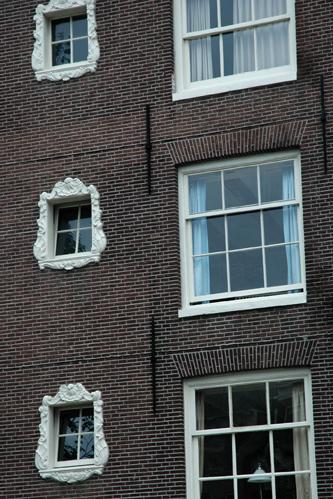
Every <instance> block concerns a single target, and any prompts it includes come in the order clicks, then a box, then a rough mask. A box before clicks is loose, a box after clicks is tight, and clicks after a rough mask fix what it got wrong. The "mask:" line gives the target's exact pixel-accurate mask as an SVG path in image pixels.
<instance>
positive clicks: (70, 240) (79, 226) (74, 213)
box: [55, 204, 92, 256]
mask: <svg viewBox="0 0 333 499" xmlns="http://www.w3.org/2000/svg"><path fill="white" fill-rule="evenodd" d="M91 230H92V229H91V205H89V204H84V205H79V206H65V207H64V206H59V207H57V208H56V241H55V256H60V255H69V254H78V253H85V252H89V251H91V241H92V233H91Z"/></svg>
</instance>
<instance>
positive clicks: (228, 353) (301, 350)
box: [172, 340, 317, 378]
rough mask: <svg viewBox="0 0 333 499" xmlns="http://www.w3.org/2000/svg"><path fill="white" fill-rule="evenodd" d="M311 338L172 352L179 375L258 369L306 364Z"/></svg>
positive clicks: (312, 347) (313, 343)
mask: <svg viewBox="0 0 333 499" xmlns="http://www.w3.org/2000/svg"><path fill="white" fill-rule="evenodd" d="M316 344H317V342H316V341H314V340H304V341H292V342H286V343H269V344H265V345H251V346H244V347H235V348H223V347H218V348H216V349H214V350H200V351H193V352H182V353H177V354H173V355H172V357H173V360H174V363H175V365H176V368H177V371H178V373H179V376H180V377H181V378H190V377H194V376H205V375H209V374H224V373H230V372H239V371H253V370H258V369H273V368H282V367H306V366H310V365H311V364H312V361H313V357H314V354H315V349H316Z"/></svg>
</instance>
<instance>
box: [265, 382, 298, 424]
mask: <svg viewBox="0 0 333 499" xmlns="http://www.w3.org/2000/svg"><path fill="white" fill-rule="evenodd" d="M269 397H270V410H271V423H272V424H278V423H294V422H299V421H305V420H306V414H305V399H304V383H303V381H302V380H295V381H279V382H277V383H270V384H269Z"/></svg>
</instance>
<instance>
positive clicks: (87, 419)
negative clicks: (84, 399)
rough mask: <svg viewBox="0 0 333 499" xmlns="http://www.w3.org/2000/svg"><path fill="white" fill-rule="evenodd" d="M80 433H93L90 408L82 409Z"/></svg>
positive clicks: (92, 417) (92, 419) (91, 409)
mask: <svg viewBox="0 0 333 499" xmlns="http://www.w3.org/2000/svg"><path fill="white" fill-rule="evenodd" d="M81 431H82V432H84V431H94V410H93V408H92V407H91V408H89V409H82V421H81Z"/></svg>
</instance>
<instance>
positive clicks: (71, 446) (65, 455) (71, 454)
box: [58, 435, 78, 461]
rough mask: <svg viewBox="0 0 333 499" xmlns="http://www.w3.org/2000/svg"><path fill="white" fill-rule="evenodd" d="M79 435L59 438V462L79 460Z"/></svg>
mask: <svg viewBox="0 0 333 499" xmlns="http://www.w3.org/2000/svg"><path fill="white" fill-rule="evenodd" d="M77 439H78V437H77V435H75V436H67V437H59V448H58V461H71V460H72V459H77Z"/></svg>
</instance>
